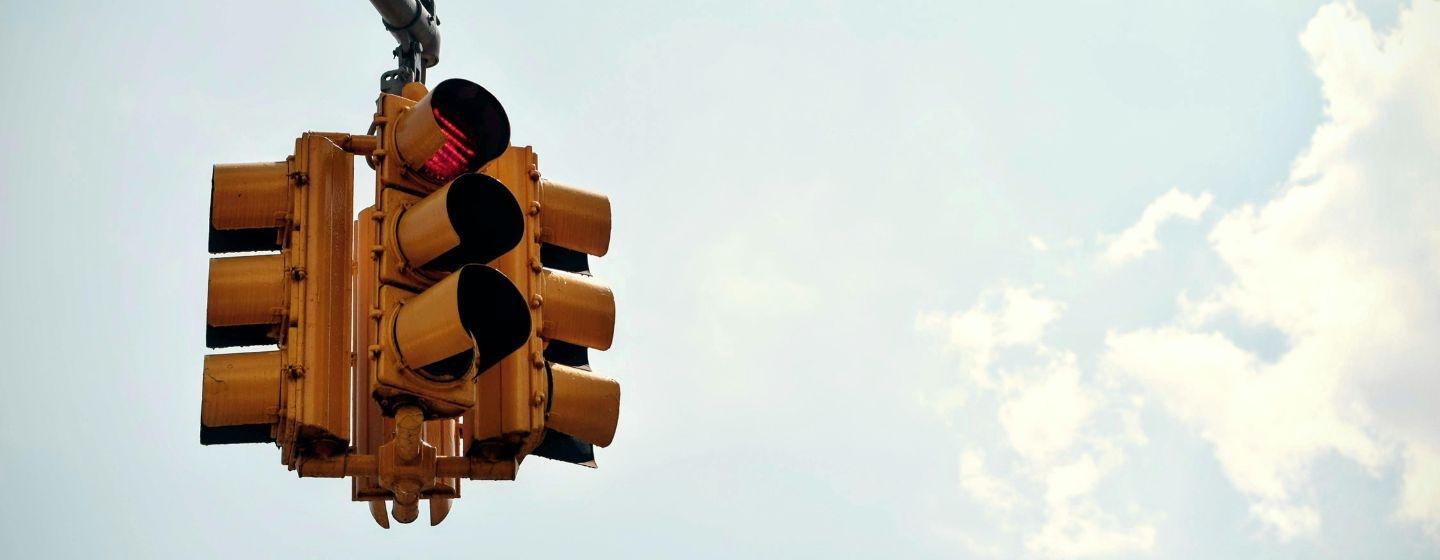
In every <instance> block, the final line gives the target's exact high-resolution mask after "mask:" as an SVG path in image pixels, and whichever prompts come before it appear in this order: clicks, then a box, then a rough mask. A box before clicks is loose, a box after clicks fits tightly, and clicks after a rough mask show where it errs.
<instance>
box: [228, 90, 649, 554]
mask: <svg viewBox="0 0 1440 560" xmlns="http://www.w3.org/2000/svg"><path fill="white" fill-rule="evenodd" d="M376 103H377V111H376V115H375V117H374V119H373V120H372V126H371V130H370V133H368V134H366V135H348V134H328V133H307V134H305V135H303V136H302V137H301V138H300V139H299V140H297V142H296V150H295V155H293V156H292V157H290V158H288V159H287V160H286V161H284V162H276V163H262V164H242V165H217V166H216V167H215V175H214V181H213V185H212V203H211V220H210V250H211V252H213V253H222V254H223V253H232V252H239V253H243V254H242V255H240V256H229V257H220V258H214V259H212V260H211V274H210V293H209V307H208V312H207V325H206V327H207V330H206V341H207V345H209V346H211V347H214V348H223V347H234V346H255V345H270V346H272V347H273V348H272V349H267V350H263V351H251V352H243V353H229V354H215V355H210V356H207V357H206V360H205V381H204V390H203V406H202V414H201V441H202V443H207V444H209V443H253V442H275V443H276V444H277V445H278V446H279V447H280V448H281V450H282V458H283V461H284V463H285V464H286V465H288V466H289V467H290V468H292V469H295V470H298V471H299V474H300V476H320V477H340V476H350V477H353V478H354V485H353V492H352V498H353V499H355V500H359V501H366V502H369V503H370V507H371V512H372V514H373V515H374V516H375V519H376V521H377V522H378V523H380V524H381V525H382V526H387V527H388V519H389V517H388V516H387V515H386V513H385V509H384V505H385V503H386V502H390V503H392V504H393V511H392V514H393V517H394V518H395V519H396V520H398V521H401V522H410V521H412V520H414V519H415V518H416V517H417V515H418V510H417V507H416V506H417V504H418V502H419V500H420V499H427V500H429V503H430V521H431V523H432V524H434V523H439V522H440V520H442V519H444V517H445V514H446V513H447V512H448V511H449V507H450V500H451V499H453V498H457V497H459V495H460V479H462V478H470V479H492V480H493V479H513V478H514V477H515V473H516V469H517V468H518V465H519V464H520V462H521V461H522V460H523V459H524V458H525V457H526V456H528V455H532V454H533V455H539V456H543V457H548V458H552V459H558V460H563V461H569V462H574V463H580V464H586V465H589V466H594V452H593V446H596V445H598V446H602V447H603V446H606V445H609V443H610V442H611V440H612V439H613V437H614V433H615V426H616V422H617V419H618V413H619V398H620V389H619V384H617V383H616V382H615V381H613V380H611V379H608V378H605V377H602V376H599V375H596V374H594V373H592V372H590V371H589V363H588V359H587V356H586V349H587V348H593V349H598V350H604V349H607V348H609V347H610V344H611V339H612V338H613V336H614V322H615V300H614V296H613V294H612V293H611V291H610V289H609V288H608V287H605V286H604V285H603V284H601V283H599V282H596V281H595V280H594V279H593V278H592V277H591V276H590V274H589V266H588V262H587V257H586V255H594V256H603V255H604V254H605V253H606V252H607V251H608V249H609V243H610V201H609V199H608V198H606V197H604V196H602V195H599V194H595V193H591V192H588V191H585V190H582V189H578V188H575V187H571V186H568V185H565V184H562V183H558V182H553V181H550V180H548V179H545V178H542V177H541V175H540V173H539V170H538V167H537V165H536V163H537V158H536V155H535V153H534V151H533V150H532V149H531V148H529V147H512V146H511V145H510V122H509V119H508V117H507V115H506V113H505V110H504V108H503V107H502V106H501V104H500V102H499V101H498V100H496V99H495V97H494V96H493V95H491V94H490V92H488V91H486V90H485V89H484V88H483V87H481V86H479V85H477V84H475V83H473V82H469V81H466V80H459V79H452V80H446V81H443V82H441V83H439V84H438V85H436V86H435V88H434V89H433V90H427V89H426V88H425V86H423V85H422V84H419V83H412V84H410V85H408V86H405V87H404V88H403V90H402V91H401V93H400V95H393V94H389V93H382V94H381V95H380V97H379V99H378V100H377V102H376ZM355 156H362V157H365V158H366V161H367V162H368V163H369V164H370V165H371V166H372V167H373V168H374V169H375V170H376V173H375V177H376V187H375V204H374V206H371V207H369V208H366V209H364V210H362V211H361V212H360V216H359V219H358V220H356V219H355V218H354V213H353V210H352V208H351V206H350V200H351V197H352V194H351V192H352V180H353V173H352V171H353V170H352V165H353V164H352V161H353V160H352V158H353V157H355ZM352 431H353V438H352ZM352 444H353V445H352Z"/></svg>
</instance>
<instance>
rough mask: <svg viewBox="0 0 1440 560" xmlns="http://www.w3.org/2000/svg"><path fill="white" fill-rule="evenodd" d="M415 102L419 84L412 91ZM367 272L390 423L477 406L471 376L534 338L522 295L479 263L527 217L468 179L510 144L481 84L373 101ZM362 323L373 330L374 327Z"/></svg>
mask: <svg viewBox="0 0 1440 560" xmlns="http://www.w3.org/2000/svg"><path fill="white" fill-rule="evenodd" d="M412 86H414V87H411V88H410V89H409V91H410V93H411V94H412V95H415V94H418V93H419V91H421V90H420V88H421V86H419V84H412ZM377 121H378V122H380V123H381V126H382V127H383V130H382V132H381V141H380V142H381V147H382V152H381V157H380V164H379V172H378V173H376V178H377V186H376V191H377V192H376V200H377V201H378V207H377V209H376V211H375V212H374V213H373V214H372V216H373V217H372V220H371V223H370V224H367V225H365V226H362V227H374V228H375V235H374V237H375V238H376V239H378V240H379V242H378V243H377V244H376V245H375V246H374V247H373V248H372V253H373V254H372V257H373V258H374V259H375V260H376V262H377V266H376V267H375V268H376V273H375V276H374V277H373V279H372V278H363V279H360V280H359V281H360V283H361V284H360V289H362V290H366V291H367V292H371V293H373V294H374V296H373V299H371V300H370V301H367V302H364V303H366V304H368V305H370V310H371V313H370V314H371V317H372V320H373V321H375V322H374V324H373V325H369V326H367V328H366V330H367V331H368V332H370V333H371V334H370V340H369V341H368V343H369V344H368V346H367V349H368V350H369V354H370V356H371V360H372V363H371V364H370V365H371V366H372V367H371V371H372V375H371V391H372V395H373V397H374V398H375V400H376V401H377V402H378V403H379V405H380V409H381V411H382V412H383V413H384V414H385V415H386V416H394V414H395V413H396V411H397V410H398V409H399V408H400V407H402V406H415V407H418V408H419V409H420V410H421V412H422V413H423V415H424V417H425V418H427V419H434V418H450V417H455V416H458V415H460V414H461V413H463V412H464V411H465V410H467V409H469V408H470V407H471V406H473V405H474V403H475V389H474V382H475V377H476V376H477V375H479V373H480V372H481V371H484V370H485V369H487V368H489V367H490V366H491V365H492V364H494V363H496V362H498V361H500V360H501V359H502V358H504V357H505V356H507V355H509V354H510V353H511V352H514V351H515V349H517V348H519V347H520V346H522V345H523V344H524V343H525V341H526V339H527V338H528V337H529V334H530V319H531V317H530V311H529V306H528V304H527V302H526V299H525V297H524V296H523V295H521V293H520V292H519V291H518V290H517V289H516V287H515V285H514V284H513V283H512V282H511V281H510V280H509V279H508V278H506V277H505V275H503V274H501V273H500V272H499V271H497V270H495V269H494V268H491V267H489V266H486V265H485V264H484V263H486V262H488V261H489V260H491V259H493V258H495V257H496V256H498V255H500V254H502V253H504V252H506V251H509V250H510V249H511V248H512V247H514V246H515V244H516V243H518V242H519V241H520V236H521V234H522V233H523V228H524V217H523V215H522V213H521V210H520V206H519V204H518V203H517V202H516V201H515V198H514V196H513V195H511V193H510V191H509V190H507V189H506V188H505V186H504V185H502V184H500V182H498V181H496V180H495V179H493V178H491V177H486V176H484V175H479V174H475V173H472V172H473V171H475V170H476V169H478V168H479V167H480V166H481V165H484V164H485V163H486V162H488V161H489V160H491V159H494V157H495V156H497V155H499V154H500V153H501V152H502V151H503V150H504V149H505V146H507V145H508V144H509V141H510V123H509V120H508V119H507V117H506V116H505V111H504V109H503V108H502V107H501V106H500V103H499V101H497V100H496V99H495V98H494V96H492V95H490V93H489V92H487V91H485V89H484V88H482V87H480V86H479V85H476V84H474V83H472V82H469V81H466V80H458V79H452V80H446V81H444V82H441V83H440V84H439V85H437V86H436V87H435V90H434V91H431V92H428V93H426V94H425V95H424V96H423V97H420V99H419V101H418V102H416V101H412V100H410V99H407V98H405V97H400V96H394V95H382V96H381V98H380V117H379V119H377ZM369 327H373V330H372V329H371V328H369Z"/></svg>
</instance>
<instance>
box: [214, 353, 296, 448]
mask: <svg viewBox="0 0 1440 560" xmlns="http://www.w3.org/2000/svg"><path fill="white" fill-rule="evenodd" d="M281 362H282V355H281V353H280V352H279V351H270V352H242V353H235V354H215V355H210V356H205V381H204V383H203V384H202V389H201V396H200V426H201V429H202V430H204V429H215V428H225V427H235V426H264V427H265V428H264V430H265V431H266V432H269V431H271V429H270V427H271V426H272V425H274V424H275V421H276V420H277V419H278V417H279V405H280V377H281V369H282V368H281Z"/></svg>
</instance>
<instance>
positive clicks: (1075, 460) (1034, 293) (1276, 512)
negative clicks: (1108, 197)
mask: <svg viewBox="0 0 1440 560" xmlns="http://www.w3.org/2000/svg"><path fill="white" fill-rule="evenodd" d="M1436 30H1440V2H1431V1H1422V2H1417V3H1415V5H1414V6H1413V7H1410V8H1407V9H1403V10H1402V11H1401V13H1400V15H1399V18H1398V20H1397V23H1396V25H1395V27H1394V28H1393V29H1392V30H1390V31H1389V32H1387V33H1377V32H1376V30H1375V29H1374V28H1373V27H1372V25H1371V24H1370V22H1369V21H1368V20H1367V19H1366V18H1365V17H1364V16H1363V15H1361V14H1359V13H1358V12H1357V11H1356V9H1355V8H1354V7H1353V6H1351V5H1348V4H1332V5H1329V6H1326V7H1324V8H1322V9H1321V10H1319V12H1318V13H1317V14H1316V15H1315V16H1314V18H1313V19H1312V20H1311V21H1310V22H1309V24H1308V26H1307V27H1306V29H1305V31H1304V32H1303V33H1302V34H1301V36H1300V42H1301V44H1302V46H1303V48H1304V49H1305V51H1306V53H1307V54H1308V55H1309V57H1310V59H1311V61H1312V64H1313V67H1314V72H1315V75H1316V76H1317V77H1319V79H1320V82H1321V87H1322V92H1323V95H1324V99H1325V104H1326V105H1325V120H1324V122H1323V123H1322V124H1321V125H1320V126H1319V127H1318V128H1317V129H1316V130H1315V131H1314V133H1313V135H1312V137H1311V139H1310V142H1309V145H1308V146H1307V147H1306V149H1305V150H1304V151H1303V152H1302V153H1301V154H1299V156H1298V157H1297V158H1296V159H1295V160H1294V162H1293V164H1292V168H1291V172H1290V174H1289V178H1288V179H1287V180H1286V182H1285V183H1284V184H1283V185H1281V186H1280V188H1279V189H1278V191H1277V194H1275V195H1273V197H1269V199H1268V200H1263V201H1262V202H1260V203H1257V204H1251V205H1244V206H1240V207H1238V208H1233V209H1230V210H1228V211H1224V212H1223V215H1221V216H1220V217H1219V219H1218V222H1215V224H1214V226H1213V228H1212V229H1211V230H1210V232H1209V234H1208V236H1207V240H1208V247H1207V250H1209V251H1213V254H1214V256H1216V257H1218V259H1219V261H1220V262H1221V263H1222V265H1223V267H1224V269H1225V270H1226V271H1227V272H1228V273H1229V279H1228V280H1226V281H1224V282H1223V283H1221V284H1219V285H1215V286H1212V287H1210V288H1209V289H1208V290H1202V294H1201V295H1200V296H1199V297H1198V299H1194V300H1192V299H1190V298H1188V297H1187V296H1186V295H1185V294H1183V293H1179V290H1178V288H1177V290H1176V291H1177V300H1178V301H1179V312H1178V313H1177V314H1176V315H1175V316H1174V317H1173V318H1172V319H1170V320H1168V321H1162V322H1160V323H1159V324H1154V325H1152V326H1148V327H1144V328H1125V329H1117V328H1112V329H1110V330H1109V332H1108V334H1106V336H1105V337H1104V344H1103V349H1101V350H1100V352H1098V355H1096V356H1094V361H1093V363H1094V364H1095V367H1094V369H1093V370H1091V371H1089V372H1088V373H1087V369H1088V368H1087V367H1086V364H1088V363H1091V362H1090V361H1088V360H1083V359H1081V358H1080V357H1079V356H1078V355H1077V352H1075V351H1072V350H1069V349H1065V348H1055V347H1052V346H1048V345H1046V344H1045V343H1044V342H1043V338H1044V333H1045V330H1046V328H1047V327H1048V326H1050V325H1051V324H1052V323H1053V322H1054V321H1055V320H1056V319H1057V318H1058V317H1059V316H1060V314H1061V313H1062V312H1063V311H1064V310H1065V309H1066V308H1067V307H1069V306H1067V304H1066V303H1065V302H1061V301H1053V300H1050V299H1047V298H1046V297H1044V296H1043V295H1041V294H1040V292H1039V291H1038V290H1034V289H1030V290H1021V289H1014V288H1007V289H1003V290H999V291H996V292H992V293H990V294H986V295H984V296H982V298H981V301H980V302H979V303H977V304H976V305H975V306H974V307H972V308H971V309H968V310H966V311H962V312H958V313H950V314H946V313H943V312H936V311H930V312H925V313H922V314H921V315H920V318H919V321H918V328H919V330H920V331H922V332H925V333H931V334H934V335H937V336H938V339H939V340H941V341H943V345H944V347H945V348H947V349H949V350H950V351H952V352H953V353H954V354H955V355H956V356H957V358H958V359H959V361H960V363H961V364H962V365H961V370H962V373H963V375H962V376H961V377H960V381H959V382H957V383H956V384H955V386H953V387H951V388H949V389H948V391H950V394H964V395H966V398H964V399H955V398H951V399H950V400H949V401H947V402H949V403H950V406H948V407H943V406H941V407H933V408H935V410H936V411H937V412H938V413H940V414H942V415H947V414H950V413H951V412H952V411H953V409H954V407H955V406H958V404H957V403H961V402H967V403H969V404H971V405H973V404H976V403H977V402H980V401H982V400H983V399H985V398H990V399H993V400H994V401H995V402H996V403H997V404H996V407H995V417H994V419H995V420H996V422H997V425H998V426H999V429H1000V430H1001V431H1002V432H1003V434H1004V438H1003V440H1000V443H996V444H994V445H990V446H988V448H986V447H980V446H977V447H972V448H970V449H966V450H965V451H964V452H963V453H962V454H961V456H960V458H959V486H960V488H961V489H962V490H963V491H964V492H965V493H966V494H967V495H968V496H970V497H971V498H972V500H973V501H974V502H975V503H977V504H980V505H982V506H984V507H986V508H988V511H990V512H992V514H993V515H994V516H995V518H996V519H998V520H999V522H1000V524H1001V527H1002V528H1004V529H1006V530H1011V531H1019V532H1020V533H1022V534H1023V535H1024V537H1023V541H1024V546H1025V548H1026V551H1027V552H1028V553H1029V554H1031V555H1039V556H1048V557H1084V556H1096V555H1108V554H1114V553H1122V552H1145V551H1149V550H1152V549H1153V547H1154V545H1155V541H1156V539H1164V538H1165V536H1164V535H1157V534H1156V529H1155V527H1154V526H1153V524H1151V523H1150V522H1148V521H1147V519H1148V518H1147V515H1148V514H1146V513H1144V512H1141V513H1136V512H1135V511H1134V508H1125V509H1124V511H1116V510H1115V506H1113V505H1112V506H1111V508H1110V509H1106V508H1101V507H1100V506H1099V505H1098V504H1100V503H1102V501H1101V500H1097V484H1098V482H1099V481H1101V480H1103V479H1104V477H1105V476H1106V475H1107V474H1109V473H1112V472H1114V471H1115V469H1117V468H1119V467H1120V466H1121V465H1123V464H1125V462H1126V460H1127V456H1128V455H1130V454H1132V453H1133V452H1134V450H1135V449H1139V448H1141V447H1143V446H1145V445H1146V443H1147V437H1146V435H1145V434H1144V430H1143V429H1142V428H1143V426H1140V424H1139V421H1138V420H1137V413H1138V411H1139V410H1141V409H1143V407H1145V406H1150V405H1151V403H1153V405H1154V406H1157V407H1158V410H1161V411H1163V412H1164V413H1165V414H1167V415H1169V416H1171V417H1173V418H1175V419H1178V420H1179V421H1180V422H1182V423H1183V425H1184V426H1186V427H1188V429H1190V430H1193V433H1195V434H1197V435H1198V436H1199V437H1200V438H1203V440H1205V441H1206V442H1208V444H1209V445H1210V447H1211V449H1213V451H1214V455H1215V458H1216V460H1217V462H1218V464H1219V467H1220V469H1221V470H1222V471H1223V473H1224V475H1225V477H1226V479H1227V480H1228V481H1229V482H1230V484H1231V485H1232V486H1233V487H1234V488H1235V489H1236V490H1237V491H1238V492H1239V493H1240V495H1241V496H1243V497H1244V499H1245V500H1247V502H1248V504H1249V511H1250V514H1251V516H1252V518H1253V519H1254V520H1255V521H1258V522H1259V524H1260V526H1261V527H1264V528H1265V531H1264V534H1265V535H1266V536H1262V537H1261V538H1273V539H1275V540H1276V541H1279V542H1285V541H1291V540H1294V539H1304V538H1316V537H1318V536H1319V535H1321V534H1322V533H1323V527H1324V525H1325V519H1324V518H1323V516H1322V513H1321V511H1320V509H1319V507H1318V506H1317V503H1316V501H1315V495H1316V492H1322V493H1323V492H1327V491H1329V490H1330V489H1325V488H1318V489H1317V488H1315V484H1316V482H1315V477H1314V476H1313V471H1314V469H1316V468H1317V460H1320V459H1323V458H1327V457H1340V458H1343V459H1345V460H1348V461H1351V462H1353V463H1355V464H1357V465H1359V466H1361V467H1362V468H1363V470H1364V471H1365V472H1367V473H1369V474H1370V475H1371V476H1374V477H1377V478H1385V477H1393V478H1396V479H1398V484H1396V487H1397V489H1396V495H1395V496H1394V497H1393V503H1394V509H1393V521H1394V522H1398V523H1402V524H1405V525H1406V526H1409V527H1414V528H1417V529H1418V530H1419V531H1421V532H1423V533H1424V534H1426V535H1428V536H1429V538H1431V539H1433V540H1434V542H1435V543H1437V544H1440V414H1436V412H1435V411H1437V410H1440V366H1437V364H1440V156H1437V155H1436V147H1437V146H1440V71H1437V69H1440V66H1437V61H1440V33H1436V32H1435V31H1436ZM1212 202H1213V197H1211V196H1210V195H1209V194H1208V193H1203V194H1200V195H1189V194H1186V193H1184V192H1181V191H1180V190H1178V189H1172V190H1170V191H1169V192H1167V193H1165V194H1164V195H1162V196H1160V197H1159V198H1158V199H1156V200H1155V201H1154V202H1152V203H1151V204H1150V205H1149V206H1148V207H1147V208H1146V209H1145V211H1144V212H1143V213H1142V215H1141V217H1140V219H1139V221H1138V222H1137V223H1135V224H1134V225H1133V226H1131V227H1130V228H1128V229H1126V230H1124V231H1123V232H1121V233H1120V234H1118V235H1114V236H1102V237H1101V239H1102V240H1105V241H1106V244H1105V246H1104V248H1103V250H1102V251H1101V252H1100V253H1099V254H1098V255H1097V259H1098V261H1099V262H1100V264H1103V265H1108V266H1104V267H1101V268H1102V269H1103V270H1106V271H1109V273H1113V274H1123V273H1124V271H1123V270H1118V269H1116V266H1117V265H1121V264H1124V263H1126V262H1130V261H1132V260H1134V259H1137V258H1140V257H1142V256H1144V255H1145V254H1147V253H1150V252H1153V251H1156V250H1159V249H1160V245H1159V242H1158V241H1157V239H1156V235H1155V234H1156V231H1157V229H1158V228H1159V227H1160V226H1161V225H1162V224H1164V223H1166V222H1168V221H1170V220H1175V219H1183V220H1192V221H1194V220H1199V219H1200V218H1201V217H1202V216H1203V215H1204V214H1205V212H1206V211H1207V209H1209V208H1210V206H1211V204H1212ZM1032 244H1033V242H1032ZM1037 249H1038V247H1037ZM1234 324H1239V325H1242V326H1243V327H1246V328H1248V329H1269V330H1273V331H1277V332H1279V333H1280V334H1282V335H1283V337H1284V339H1285V345H1284V348H1283V349H1282V351H1281V352H1280V353H1279V355H1278V356H1274V357H1267V356H1264V355H1261V354H1260V353H1257V352H1256V351H1254V350H1251V349H1250V348H1251V347H1253V345H1252V344H1250V343H1249V342H1250V341H1248V340H1247V339H1246V335H1244V334H1243V332H1244V329H1241V331H1242V332H1241V333H1239V334H1237V332H1236V331H1235V329H1228V330H1227V329H1226V328H1225V327H1226V325H1234ZM1001 354H1004V355H1006V356H1008V357H1010V358H1012V359H1013V360H1016V362H1014V363H1021V364H1028V365H1025V366H1020V367H1013V368H1012V367H1009V366H1008V364H1010V363H1012V362H1011V361H1004V360H1000V359H998V358H997V356H999V355H1001ZM1017 356H1018V357H1017ZM997 364H1004V365H1006V367H999V366H997ZM1130 391H1133V392H1134V393H1135V394H1133V395H1130V396H1125V393H1127V392H1130ZM927 404H931V405H933V404H934V403H927ZM1005 458H1010V459H1013V460H1012V461H1009V462H1008V464H1009V465H1010V468H1009V469H1008V470H999V469H996V468H995V467H994V466H993V465H994V464H995V463H996V461H997V459H999V460H1000V461H1004V460H1005ZM1104 503H1109V504H1114V503H1116V500H1105V501H1104ZM1119 503H1124V500H1119ZM1027 507H1030V508H1034V509H1033V510H1031V511H1032V512H1038V515H1033V516H1032V518H1031V520H1030V521H1028V522H1027V521H1026V520H1025V518H1024V516H1023V514H1022V513H1017V512H1023V511H1026V510H1025V508H1027Z"/></svg>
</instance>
